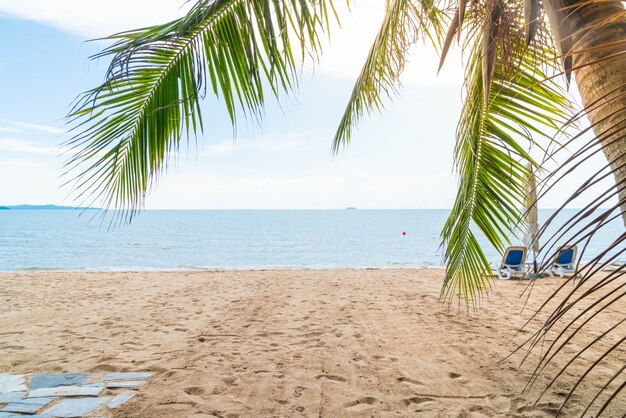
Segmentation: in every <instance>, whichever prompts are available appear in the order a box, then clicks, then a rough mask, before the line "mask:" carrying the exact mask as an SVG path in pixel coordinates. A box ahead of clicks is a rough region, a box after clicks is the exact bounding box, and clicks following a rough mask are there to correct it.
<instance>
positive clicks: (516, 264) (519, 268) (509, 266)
mask: <svg viewBox="0 0 626 418" xmlns="http://www.w3.org/2000/svg"><path fill="white" fill-rule="evenodd" d="M496 272H497V273H498V277H499V278H500V279H502V280H508V279H510V278H511V277H513V275H514V274H516V273H521V274H522V277H525V276H526V247H522V246H518V247H508V248H507V249H506V251H504V255H503V256H502V263H500V267H498V268H497V269H496Z"/></svg>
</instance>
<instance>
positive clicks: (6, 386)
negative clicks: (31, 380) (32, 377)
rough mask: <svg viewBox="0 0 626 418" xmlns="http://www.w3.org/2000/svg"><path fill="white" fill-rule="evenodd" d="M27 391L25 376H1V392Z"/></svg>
mask: <svg viewBox="0 0 626 418" xmlns="http://www.w3.org/2000/svg"><path fill="white" fill-rule="evenodd" d="M24 390H26V386H24V376H22V375H19V374H0V392H21V391H24Z"/></svg>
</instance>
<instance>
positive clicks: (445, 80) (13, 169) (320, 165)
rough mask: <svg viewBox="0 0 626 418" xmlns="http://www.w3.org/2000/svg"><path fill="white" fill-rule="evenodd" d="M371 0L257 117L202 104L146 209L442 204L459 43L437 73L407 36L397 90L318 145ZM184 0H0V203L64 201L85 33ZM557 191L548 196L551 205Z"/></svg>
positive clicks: (133, 24) (173, 12)
mask: <svg viewBox="0 0 626 418" xmlns="http://www.w3.org/2000/svg"><path fill="white" fill-rule="evenodd" d="M383 5H384V2H383V1H380V0H360V1H358V2H357V3H355V5H354V6H353V7H352V10H351V12H347V11H346V10H343V9H342V10H340V15H341V21H342V25H341V28H339V27H337V28H335V30H333V31H332V38H331V41H330V43H329V45H328V47H327V48H326V50H325V51H324V55H323V57H322V60H321V62H320V63H319V64H318V65H315V66H314V65H312V64H311V63H307V64H306V65H305V67H304V70H303V76H302V81H301V85H300V89H299V92H298V94H297V95H296V96H295V97H292V98H290V99H288V100H285V101H283V102H281V103H280V104H279V103H276V102H269V103H268V105H267V108H266V115H265V118H264V121H263V123H262V124H261V126H257V125H254V124H252V125H245V124H242V125H239V126H238V128H237V134H236V136H234V135H233V132H232V128H231V125H230V121H229V119H228V117H227V114H226V112H225V110H224V108H223V106H222V105H221V103H220V102H219V101H218V100H215V99H213V98H209V99H207V100H206V102H205V104H204V105H203V109H204V111H205V113H204V119H205V132H204V134H203V135H202V137H200V138H198V139H197V141H196V142H192V143H191V145H190V147H189V148H185V149H182V150H181V152H180V155H178V157H177V158H175V159H173V160H172V161H170V164H169V166H168V170H167V173H166V174H165V175H164V176H162V177H161V178H159V180H158V183H157V185H156V187H155V189H154V190H152V191H151V192H150V194H149V195H148V197H147V200H146V208H147V209H228V208H233V209H248V208H259V209H270V208H281V209H282V208H284V209H287V208H296V209H300V208H314V209H322V208H345V207H348V206H355V207H358V208H449V207H450V206H451V205H452V203H453V200H454V196H455V193H456V188H457V180H456V178H455V175H454V172H453V166H452V161H453V159H452V156H453V147H454V133H455V129H456V123H457V118H458V115H459V112H460V108H461V98H462V95H461V93H462V86H461V84H462V78H463V77H462V70H461V58H460V54H459V53H458V52H455V53H453V54H452V56H451V57H450V58H449V59H448V61H447V63H446V66H445V67H444V69H443V71H442V72H441V73H440V74H439V75H437V64H438V58H437V56H436V55H435V53H434V51H432V50H431V49H429V48H427V47H425V46H417V47H416V48H415V50H414V51H412V53H411V56H410V64H409V65H408V67H407V69H406V71H405V74H404V75H403V78H402V82H403V85H404V86H403V89H402V90H401V96H400V97H398V98H395V99H394V100H388V101H387V106H386V108H385V110H384V111H383V112H382V113H381V114H378V113H374V114H372V115H370V116H369V117H367V118H365V119H364V120H363V121H362V122H361V123H360V124H359V126H358V130H357V133H356V134H355V135H353V138H352V142H351V143H350V145H349V146H348V147H347V148H346V149H345V150H344V151H342V152H340V153H339V155H336V156H335V155H333V154H332V153H331V142H332V138H333V135H334V131H335V129H336V126H337V124H338V123H339V120H340V118H341V116H342V112H343V110H344V108H345V105H346V103H347V100H348V97H349V96H350V93H351V90H352V87H353V84H354V81H355V79H356V77H357V75H358V73H359V71H360V68H361V65H362V63H363V61H364V58H365V56H366V54H367V51H368V48H369V45H370V43H371V41H372V40H373V38H374V36H375V33H376V29H377V27H378V25H379V24H380V21H381V19H382V12H383ZM188 7H189V3H186V2H185V1H184V0H133V1H127V0H125V1H121V0H106V1H104V0H90V1H84V0H20V1H15V0H0V39H2V41H0V42H1V45H2V47H1V48H0V51H1V53H0V92H2V98H3V100H2V101H0V179H2V181H1V182H0V205H14V204H48V203H52V204H63V205H72V204H76V203H77V201H76V200H74V199H73V195H72V194H71V193H70V189H69V187H67V186H63V184H64V183H65V182H66V181H68V180H71V178H72V173H71V172H70V173H66V174H64V169H63V165H64V162H65V161H67V159H68V158H69V155H68V154H64V153H62V149H61V147H60V145H61V144H62V143H63V142H64V141H66V140H67V139H69V138H70V134H68V133H67V126H66V125H65V116H66V115H67V113H68V112H69V109H70V106H71V104H72V102H73V101H74V100H75V98H76V97H77V96H78V95H79V94H80V93H81V92H83V91H85V90H87V89H89V88H92V87H95V86H96V85H98V84H99V83H100V82H101V81H102V80H103V77H104V71H105V69H106V65H107V64H108V63H107V62H95V61H92V60H90V59H89V57H90V56H91V55H92V54H94V53H96V52H98V51H100V50H101V49H102V48H103V46H104V45H105V44H104V43H102V42H99V41H89V40H91V39H95V38H100V37H103V36H106V35H109V34H112V33H116V32H119V31H123V30H127V29H132V28H137V27H143V26H147V25H151V24H157V23H163V22H166V21H169V20H172V19H174V18H177V17H179V16H181V15H183V14H184V12H185V10H187V8H188ZM558 202H559V196H557V197H556V198H555V199H553V200H548V201H547V205H548V207H554V206H556V205H557V204H558Z"/></svg>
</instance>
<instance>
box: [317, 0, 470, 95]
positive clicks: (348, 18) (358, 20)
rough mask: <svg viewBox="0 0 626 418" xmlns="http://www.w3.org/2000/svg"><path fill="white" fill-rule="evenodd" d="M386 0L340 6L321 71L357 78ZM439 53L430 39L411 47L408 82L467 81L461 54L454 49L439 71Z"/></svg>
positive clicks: (406, 73) (405, 80) (405, 81)
mask: <svg viewBox="0 0 626 418" xmlns="http://www.w3.org/2000/svg"><path fill="white" fill-rule="evenodd" d="M384 5H385V2H384V1H383V0H357V1H356V2H355V3H354V4H353V5H352V6H351V11H350V12H348V11H347V9H346V7H345V6H339V7H338V9H339V12H340V17H341V27H335V28H334V29H333V30H332V31H331V39H330V43H329V47H328V48H327V49H326V50H325V51H324V55H323V57H322V60H321V65H320V67H319V69H318V71H319V73H321V74H324V75H328V76H331V77H338V78H349V79H351V80H356V78H357V77H358V75H359V73H360V71H361V67H362V65H363V63H365V59H366V57H367V54H368V52H369V49H370V46H371V45H372V42H373V41H374V38H375V37H376V33H377V31H378V29H379V28H380V25H381V23H382V20H383V17H384ZM438 66H439V56H438V54H437V52H436V51H435V50H434V48H433V47H432V46H431V45H430V43H429V41H425V43H419V44H418V45H416V46H415V47H414V48H413V49H412V50H411V51H409V56H408V63H407V65H406V67H405V71H404V74H403V76H402V83H403V84H405V85H441V84H445V85H449V84H454V85H460V84H462V83H463V75H462V74H463V71H462V68H463V67H462V61H461V54H460V51H459V50H458V49H454V48H453V49H452V50H451V51H450V54H449V55H448V57H447V58H446V63H445V65H444V67H443V69H442V70H441V73H440V74H439V75H437V68H438Z"/></svg>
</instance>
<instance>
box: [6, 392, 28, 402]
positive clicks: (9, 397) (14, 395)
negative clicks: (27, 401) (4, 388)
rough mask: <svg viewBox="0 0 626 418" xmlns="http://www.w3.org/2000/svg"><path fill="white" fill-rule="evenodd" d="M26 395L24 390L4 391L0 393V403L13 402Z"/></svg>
mask: <svg viewBox="0 0 626 418" xmlns="http://www.w3.org/2000/svg"><path fill="white" fill-rule="evenodd" d="M24 396H26V392H4V393H0V403H9V402H15V401H19V400H20V399H22V398H23V397H24Z"/></svg>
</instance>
